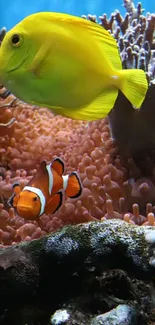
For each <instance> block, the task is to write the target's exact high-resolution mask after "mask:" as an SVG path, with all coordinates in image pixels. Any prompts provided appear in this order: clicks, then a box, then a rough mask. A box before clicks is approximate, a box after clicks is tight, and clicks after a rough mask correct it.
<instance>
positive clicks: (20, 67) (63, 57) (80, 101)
mask: <svg viewBox="0 0 155 325" xmlns="http://www.w3.org/2000/svg"><path fill="white" fill-rule="evenodd" d="M0 83H2V84H3V85H4V86H5V87H6V88H8V89H9V90H10V91H11V92H12V93H13V94H14V95H15V96H17V97H18V98H20V99H21V100H23V101H25V102H27V103H31V104H36V105H39V106H46V107H48V108H50V109H52V111H54V112H55V113H57V114H60V115H63V116H67V117H70V118H72V119H81V120H97V119H101V118H103V117H105V116H106V115H107V114H108V113H109V111H110V110H111V109H112V108H113V106H114V103H115V100H116V98H117V95H118V90H121V91H122V92H123V94H124V95H125V96H126V97H127V98H128V100H129V101H130V102H131V103H132V105H133V106H135V107H136V108H139V107H140V106H141V104H142V102H143V100H144V98H145V95H146V91H147V88H148V83H147V80H146V76H145V72H144V71H143V70H138V69H131V70H122V64H121V59H120V55H119V51H118V47H117V43H116V41H115V40H114V38H113V37H112V36H111V35H110V33H109V32H108V31H106V30H105V29H104V28H103V27H101V26H100V25H99V24H95V23H93V22H91V21H88V20H85V19H82V18H78V17H74V16H70V15H67V14H61V13H52V12H40V13H36V14H33V15H30V16H28V17H26V18H25V19H24V20H22V21H21V22H20V23H19V24H17V25H16V26H15V27H14V28H13V29H11V30H10V31H9V32H8V33H7V34H6V36H5V37H4V39H3V41H2V44H1V47H0Z"/></svg>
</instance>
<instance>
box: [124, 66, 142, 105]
mask: <svg viewBox="0 0 155 325" xmlns="http://www.w3.org/2000/svg"><path fill="white" fill-rule="evenodd" d="M119 76H120V86H119V89H120V90H121V91H122V93H123V94H124V95H125V96H126V97H127V99H128V100H129V101H130V102H131V104H132V105H133V106H135V107H136V108H139V107H140V106H141V104H142V102H143V100H144V98H145V95H146V92H147V89H148V82H147V79H146V74H145V72H144V71H143V70H140V69H127V70H121V71H119Z"/></svg>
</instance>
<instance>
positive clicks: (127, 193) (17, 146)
mask: <svg viewBox="0 0 155 325" xmlns="http://www.w3.org/2000/svg"><path fill="white" fill-rule="evenodd" d="M124 4H125V5H126V2H124ZM126 9H127V11H128V13H127V15H126V16H125V19H124V20H123V18H122V17H121V16H120V14H119V13H118V11H117V12H115V13H114V14H113V15H112V16H111V20H107V18H106V16H102V17H100V18H101V22H102V24H103V26H104V27H106V28H107V29H110V30H111V32H113V34H115V35H114V36H115V37H116V39H117V40H118V42H119V46H121V44H122V49H121V56H122V60H124V59H123V58H124V55H125V53H127V54H128V55H126V60H125V61H123V64H124V65H125V63H126V67H128V62H129V61H131V60H130V59H131V58H130V56H129V54H132V64H134V62H135V61H134V59H133V57H134V58H135V57H136V54H135V53H134V50H135V48H134V45H135V46H136V45H137V42H138V40H137V38H138V37H139V34H140V35H141V33H142V36H143V38H145V39H146V37H145V36H146V35H148V32H147V30H148V26H151V27H149V28H150V30H151V31H152V28H154V27H152V25H153V24H154V17H153V16H149V17H148V24H146V22H147V20H146V17H144V16H142V8H141V6H140V5H138V7H137V9H136V8H135V7H134V10H133V11H132V10H131V8H129V7H126ZM143 17H144V18H145V19H144V18H143ZM152 17H153V18H152ZM89 19H91V20H93V21H95V17H93V16H89ZM135 19H137V20H138V22H139V25H140V26H142V23H144V21H145V26H144V28H143V31H142V29H141V27H139V30H138V31H137V34H136V33H132V34H133V37H134V35H135V38H134V40H133V46H130V47H131V49H130V50H129V49H128V46H127V39H128V37H129V35H130V34H131V31H132V32H133V28H135V27H136V26H135V25H134V24H133V22H134V21H135ZM150 21H151V22H150ZM132 25H133V26H132ZM129 32H130V33H129ZM138 33H139V34H138ZM150 33H151V32H150ZM121 34H122V35H124V36H121ZM151 35H153V34H151ZM130 36H131V35H130ZM129 38H130V37H129ZM148 39H149V41H148ZM134 42H136V43H135V44H134ZM147 42H149V43H147V44H149V49H148V50H147V48H146V46H144V42H143V43H140V41H139V43H138V44H139V45H137V46H139V48H136V49H137V51H141V50H142V49H144V50H145V51H143V60H142V61H143V62H145V63H146V62H148V61H147V58H148V57H147V54H148V53H150V59H149V64H148V65H147V67H146V64H145V69H146V72H147V74H148V78H149V80H150V82H151V80H153V78H154V72H153V71H154V70H153V68H152V66H153V64H154V63H153V62H154V61H153V55H154V49H152V46H153V45H152V44H153V36H150V38H149V37H148V36H147ZM145 44H146V43H145ZM150 44H151V45H150ZM130 45H132V42H130ZM152 51H153V52H152ZM137 53H139V52H137ZM152 53H153V54H152ZM151 60H152V61H151ZM137 67H139V66H137ZM0 97H1V99H0V106H1V108H0V153H1V155H0V202H1V203H0V242H1V244H3V245H10V244H12V243H15V242H19V241H21V240H30V239H34V238H38V237H40V236H43V235H44V234H45V233H49V232H51V231H54V230H56V229H58V228H60V227H62V226H63V225H66V224H69V223H72V224H75V223H79V222H84V221H88V220H96V219H99V220H101V219H102V220H105V219H107V218H121V219H124V220H125V221H127V222H131V223H136V224H138V225H141V224H151V225H154V212H155V207H154V204H155V199H154V198H155V179H154V169H153V168H151V173H150V174H149V175H147V174H146V173H145V175H144V174H143V171H142V169H141V168H139V166H138V165H137V164H136V163H135V162H134V159H133V157H132V155H131V154H130V153H129V155H128V157H126V159H124V156H123V155H121V154H120V150H119V149H120V148H119V146H118V145H117V141H115V140H114V139H113V138H112V136H111V130H112V131H113V130H114V131H115V127H114V126H115V123H114V120H113V118H112V119H111V128H110V126H109V122H108V118H106V119H103V120H100V121H94V122H91V123H86V122H83V121H73V120H71V119H67V118H64V117H61V116H54V115H53V114H52V112H51V111H49V110H48V109H46V108H38V107H35V106H30V105H27V104H25V103H22V102H20V101H19V100H17V99H16V98H15V97H14V96H13V95H11V94H9V92H7V90H6V89H4V88H3V87H1V89H0ZM10 103H11V104H10ZM121 103H123V101H121V100H118V102H117V106H118V104H119V106H120V105H121ZM123 108H124V106H123ZM130 108H131V111H132V107H130ZM114 110H115V108H114ZM9 122H10V123H9ZM114 133H115V132H114ZM116 140H117V137H116ZM55 156H59V157H61V158H62V159H63V160H64V162H65V167H66V170H65V172H66V173H68V172H71V171H73V170H76V171H78V172H79V174H80V177H81V180H82V183H83V193H82V195H81V197H80V198H78V199H74V200H71V199H67V200H66V201H65V202H64V204H63V205H62V207H61V208H60V209H59V211H58V212H56V213H55V214H54V215H43V216H42V217H41V218H40V222H36V221H34V222H27V221H25V220H24V219H23V218H21V217H19V216H17V215H16V214H15V212H14V210H13V209H12V208H11V209H9V207H8V205H7V199H8V198H9V197H10V195H11V193H12V184H13V183H14V182H15V181H19V182H20V184H21V186H24V185H25V184H27V183H28V181H29V179H30V178H31V177H32V175H33V174H34V173H35V172H36V168H37V166H38V165H39V164H40V162H41V161H42V160H46V161H47V162H50V161H51V160H52V159H53V158H54V157H55Z"/></svg>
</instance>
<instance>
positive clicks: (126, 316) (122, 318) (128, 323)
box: [91, 305, 137, 325]
mask: <svg viewBox="0 0 155 325" xmlns="http://www.w3.org/2000/svg"><path fill="white" fill-rule="evenodd" d="M136 324H137V315H136V311H135V309H134V308H133V307H131V306H128V305H118V307H116V308H114V309H112V310H111V311H109V312H107V313H105V314H103V315H99V316H96V317H94V319H93V320H92V322H91V325H136Z"/></svg>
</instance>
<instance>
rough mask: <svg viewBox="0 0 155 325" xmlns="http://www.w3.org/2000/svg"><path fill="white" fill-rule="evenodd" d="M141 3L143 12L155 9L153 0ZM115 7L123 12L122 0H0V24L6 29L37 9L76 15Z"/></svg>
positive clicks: (102, 11) (96, 13)
mask: <svg viewBox="0 0 155 325" xmlns="http://www.w3.org/2000/svg"><path fill="white" fill-rule="evenodd" d="M135 4H137V2H136V1H135ZM142 4H143V8H145V12H147V11H150V12H154V11H155V0H143V1H142ZM115 9H118V10H119V11H120V12H121V13H122V14H123V15H124V14H125V10H124V7H123V0H111V1H108V0H26V1H23V0H7V3H6V2H5V1H3V0H0V25H1V26H5V27H6V28H7V30H8V29H10V28H12V27H13V26H14V25H15V24H17V23H18V22H19V21H20V20H22V19H23V18H24V17H26V16H27V15H30V14H32V13H34V12H38V11H58V12H65V13H69V14H73V15H77V16H80V15H82V14H85V15H87V14H89V13H91V14H95V15H97V16H99V15H102V14H103V13H106V14H107V15H110V13H111V12H113V11H114V10H115Z"/></svg>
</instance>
